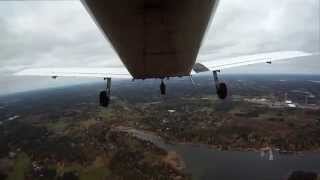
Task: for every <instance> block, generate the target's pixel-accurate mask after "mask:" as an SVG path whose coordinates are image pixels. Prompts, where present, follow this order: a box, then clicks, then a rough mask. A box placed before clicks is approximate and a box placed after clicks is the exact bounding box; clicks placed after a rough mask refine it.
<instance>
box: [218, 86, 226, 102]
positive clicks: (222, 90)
mask: <svg viewBox="0 0 320 180" xmlns="http://www.w3.org/2000/svg"><path fill="white" fill-rule="evenodd" d="M217 95H218V97H219V98H220V99H225V98H226V97H227V96H228V88H227V85H226V84H225V83H219V85H218V89H217Z"/></svg>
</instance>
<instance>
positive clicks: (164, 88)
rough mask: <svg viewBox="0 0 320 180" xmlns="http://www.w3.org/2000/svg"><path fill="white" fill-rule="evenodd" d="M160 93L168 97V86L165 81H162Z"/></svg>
mask: <svg viewBox="0 0 320 180" xmlns="http://www.w3.org/2000/svg"><path fill="white" fill-rule="evenodd" d="M160 93H161V95H166V85H165V84H164V82H163V79H162V80H161V84H160Z"/></svg>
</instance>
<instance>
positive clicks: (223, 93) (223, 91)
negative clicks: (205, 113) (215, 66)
mask: <svg viewBox="0 0 320 180" xmlns="http://www.w3.org/2000/svg"><path fill="white" fill-rule="evenodd" d="M217 72H220V71H213V78H214V83H215V84H216V92H217V95H218V97H219V98H220V99H226V97H227V96H228V88H227V85H226V83H223V82H219V79H218V73H217Z"/></svg>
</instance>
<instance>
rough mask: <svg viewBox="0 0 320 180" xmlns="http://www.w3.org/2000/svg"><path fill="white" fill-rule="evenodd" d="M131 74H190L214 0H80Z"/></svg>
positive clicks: (160, 76)
mask: <svg viewBox="0 0 320 180" xmlns="http://www.w3.org/2000/svg"><path fill="white" fill-rule="evenodd" d="M82 2H83V4H84V5H85V6H86V8H87V9H88V11H89V12H90V13H91V15H92V16H93V17H94V19H95V21H96V23H97V25H98V26H99V27H100V28H101V30H102V32H103V33H104V35H105V36H106V37H107V38H108V39H109V41H110V42H111V44H112V45H113V47H114V49H115V51H116V52H117V54H118V55H119V57H120V59H121V60H122V62H123V64H124V65H125V66H126V68H127V69H128V71H129V72H130V74H131V75H132V76H133V78H135V79H147V78H165V77H176V76H188V75H190V72H191V70H192V67H193V65H194V63H195V61H196V58H197V55H198V52H199V49H200V46H201V43H202V40H203V38H204V35H205V32H206V30H207V28H208V25H209V22H210V19H211V17H212V16H213V14H214V12H215V10H216V7H217V4H218V0H104V1H102V0H83V1H82Z"/></svg>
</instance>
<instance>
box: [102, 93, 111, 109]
mask: <svg viewBox="0 0 320 180" xmlns="http://www.w3.org/2000/svg"><path fill="white" fill-rule="evenodd" d="M109 103H110V96H108V95H107V91H101V92H100V106H102V107H108V106H109Z"/></svg>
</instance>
